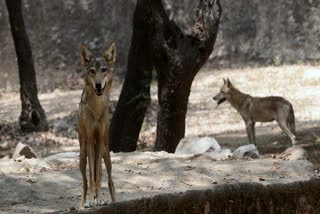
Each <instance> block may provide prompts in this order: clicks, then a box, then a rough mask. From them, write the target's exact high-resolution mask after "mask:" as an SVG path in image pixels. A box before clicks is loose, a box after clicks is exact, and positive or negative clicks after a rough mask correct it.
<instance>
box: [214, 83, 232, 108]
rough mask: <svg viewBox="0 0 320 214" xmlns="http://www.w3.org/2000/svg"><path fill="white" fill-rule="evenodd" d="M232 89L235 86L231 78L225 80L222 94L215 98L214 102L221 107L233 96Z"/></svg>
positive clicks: (221, 90) (221, 89)
mask: <svg viewBox="0 0 320 214" xmlns="http://www.w3.org/2000/svg"><path fill="white" fill-rule="evenodd" d="M232 89H233V85H232V84H231V82H230V80H229V78H227V80H225V79H224V78H223V86H222V87H221V88H220V92H219V93H218V94H217V95H216V96H214V97H213V100H215V101H216V102H217V103H218V105H220V104H221V103H223V102H224V101H226V100H227V99H228V98H229V97H230V96H231V91H232Z"/></svg>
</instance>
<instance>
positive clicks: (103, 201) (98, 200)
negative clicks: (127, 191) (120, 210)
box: [96, 198, 107, 206]
mask: <svg viewBox="0 0 320 214" xmlns="http://www.w3.org/2000/svg"><path fill="white" fill-rule="evenodd" d="M96 204H97V206H103V205H106V204H107V200H103V199H102V198H97V201H96Z"/></svg>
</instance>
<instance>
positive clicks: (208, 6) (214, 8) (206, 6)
mask: <svg viewBox="0 0 320 214" xmlns="http://www.w3.org/2000/svg"><path fill="white" fill-rule="evenodd" d="M221 13H222V7H221V4H220V0H200V1H199V5H198V8H197V12H196V16H195V17H194V25H193V28H192V36H193V37H195V38H197V39H198V40H199V41H200V42H201V48H203V49H204V50H207V51H210V53H211V51H212V49H213V45H214V43H215V41H216V38H217V34H218V29H219V23H220V16H221Z"/></svg>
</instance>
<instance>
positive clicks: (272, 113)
mask: <svg viewBox="0 0 320 214" xmlns="http://www.w3.org/2000/svg"><path fill="white" fill-rule="evenodd" d="M223 81H224V84H223V86H222V87H221V89H220V93H218V94H217V95H216V96H215V97H213V99H214V100H215V101H217V103H218V105H219V104H221V103H223V102H224V101H226V100H227V101H228V102H229V103H230V104H231V105H232V106H233V107H234V108H235V109H236V110H237V111H238V112H239V113H240V115H241V117H242V118H243V120H244V122H245V124H246V130H247V135H248V138H249V142H250V143H252V144H255V145H256V137H255V127H254V126H255V123H256V122H271V121H274V120H276V121H277V122H278V124H279V126H280V128H281V129H282V130H283V132H284V133H285V134H286V135H287V136H288V137H289V138H290V139H291V143H292V145H294V144H295V139H296V137H295V132H296V130H295V119H294V112H293V108H292V105H291V104H290V103H289V102H288V101H287V100H286V99H284V98H282V97H273V96H272V97H252V96H250V95H249V94H244V93H242V92H241V91H239V90H238V89H236V88H235V87H233V85H232V84H231V82H230V80H229V79H227V80H225V79H223Z"/></svg>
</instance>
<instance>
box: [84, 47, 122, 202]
mask: <svg viewBox="0 0 320 214" xmlns="http://www.w3.org/2000/svg"><path fill="white" fill-rule="evenodd" d="M80 56H81V62H82V65H83V66H84V67H85V88H84V90H83V92H82V96H81V102H80V111H79V122H78V136H79V143H80V171H81V175H82V181H83V184H82V198H81V204H80V208H84V207H92V206H95V205H102V204H105V201H104V200H103V199H102V193H101V168H102V158H103V159H104V163H105V165H106V169H107V173H108V185H109V191H110V194H111V199H112V202H115V201H116V198H115V190H114V185H113V181H112V177H111V159H110V153H109V108H108V104H109V96H110V89H111V83H112V73H113V67H112V66H113V64H114V63H115V60H116V46H115V44H114V43H112V44H111V45H110V47H109V48H108V49H107V51H106V52H105V54H104V58H95V57H94V56H93V55H92V53H91V52H90V51H89V49H88V48H87V47H85V46H84V45H82V46H81V48H80ZM87 157H88V160H89V174H90V192H89V199H88V201H87V202H86V198H87V189H88V184H87V176H86V165H87Z"/></svg>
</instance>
